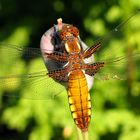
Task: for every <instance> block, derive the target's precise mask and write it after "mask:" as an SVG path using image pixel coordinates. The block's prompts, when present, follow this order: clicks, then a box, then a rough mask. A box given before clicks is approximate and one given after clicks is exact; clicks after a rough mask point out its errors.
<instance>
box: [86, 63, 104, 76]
mask: <svg viewBox="0 0 140 140" xmlns="http://www.w3.org/2000/svg"><path fill="white" fill-rule="evenodd" d="M103 66H104V62H98V63H93V64H85V66H84V67H85V68H84V69H85V73H86V74H88V75H90V76H93V75H94V74H95V73H97V72H98V71H99V70H100V69H101V68H102V67H103Z"/></svg>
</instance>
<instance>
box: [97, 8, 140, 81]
mask: <svg viewBox="0 0 140 140" xmlns="http://www.w3.org/2000/svg"><path fill="white" fill-rule="evenodd" d="M139 19H140V10H138V11H137V12H136V13H134V14H132V15H130V16H129V17H128V18H127V19H126V20H124V21H123V22H121V23H120V24H119V25H118V26H116V27H115V28H114V29H113V30H112V31H110V32H109V33H108V34H107V35H105V36H104V37H103V38H100V39H99V40H97V41H96V42H100V43H101V48H100V49H99V50H98V51H97V52H96V53H95V55H94V57H95V62H105V65H104V67H103V68H101V70H99V72H98V73H97V74H96V75H95V78H97V79H100V80H102V79H103V80H109V79H119V80H123V79H126V78H127V72H128V71H129V70H130V67H131V68H132V67H133V68H137V69H139V65H140V64H139V60H140V43H139V39H138V37H139V36H140V31H139V29H140V24H138V23H139V22H140V20H139ZM128 32H129V34H130V36H128Z"/></svg>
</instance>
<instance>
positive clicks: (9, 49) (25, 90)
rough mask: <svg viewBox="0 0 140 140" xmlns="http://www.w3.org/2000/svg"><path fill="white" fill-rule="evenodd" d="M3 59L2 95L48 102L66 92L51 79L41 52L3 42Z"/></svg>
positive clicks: (0, 53) (0, 54)
mask: <svg viewBox="0 0 140 140" xmlns="http://www.w3.org/2000/svg"><path fill="white" fill-rule="evenodd" d="M33 58H34V59H33ZM0 60H1V61H0V67H1V69H0V93H1V94H2V95H4V96H8V97H24V98H26V99H45V100H46V99H52V98H53V97H55V96H56V95H58V94H59V93H61V92H62V91H65V88H64V87H63V86H62V85H61V84H59V83H57V82H56V81H54V80H53V79H52V78H50V77H49V76H48V74H47V69H46V67H45V64H44V62H43V59H42V58H41V53H40V50H39V49H36V48H22V47H19V46H14V45H7V44H4V43H1V44H0Z"/></svg>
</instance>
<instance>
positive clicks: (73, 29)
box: [70, 27, 79, 37]
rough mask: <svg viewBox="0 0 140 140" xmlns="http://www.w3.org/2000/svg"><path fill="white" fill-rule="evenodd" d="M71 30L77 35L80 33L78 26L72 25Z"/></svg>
mask: <svg viewBox="0 0 140 140" xmlns="http://www.w3.org/2000/svg"><path fill="white" fill-rule="evenodd" d="M70 32H71V33H72V34H73V35H74V36H75V37H78V35H79V30H78V28H76V27H71V28H70Z"/></svg>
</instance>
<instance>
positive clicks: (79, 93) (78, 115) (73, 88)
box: [68, 70, 91, 131]
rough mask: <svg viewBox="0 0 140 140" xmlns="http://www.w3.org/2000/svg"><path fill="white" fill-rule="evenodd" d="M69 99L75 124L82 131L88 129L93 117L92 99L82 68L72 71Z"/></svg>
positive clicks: (69, 83)
mask: <svg viewBox="0 0 140 140" xmlns="http://www.w3.org/2000/svg"><path fill="white" fill-rule="evenodd" d="M68 99H69V105H70V110H71V113H72V117H73V119H74V121H75V124H76V125H77V126H78V127H79V128H80V129H81V130H82V131H87V129H88V125H89V122H90V118H91V100H90V94H89V91H88V85H87V81H86V78H85V75H84V73H83V71H82V70H75V71H72V72H71V73H70V75H69V81H68Z"/></svg>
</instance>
